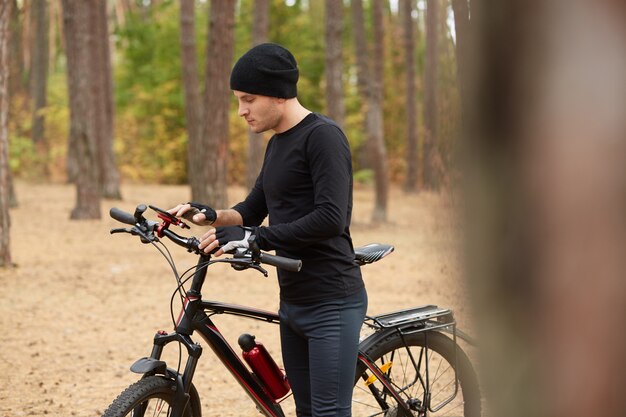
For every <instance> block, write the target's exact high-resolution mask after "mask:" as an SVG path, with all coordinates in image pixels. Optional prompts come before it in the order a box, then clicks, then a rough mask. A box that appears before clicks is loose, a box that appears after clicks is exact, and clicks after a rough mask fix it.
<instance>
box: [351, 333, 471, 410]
mask: <svg viewBox="0 0 626 417" xmlns="http://www.w3.org/2000/svg"><path fill="white" fill-rule="evenodd" d="M405 342H406V345H407V346H408V347H409V349H410V351H411V355H412V356H413V359H414V361H411V359H410V356H409V354H408V353H407V348H406V347H405ZM426 342H428V349H427V350H426V349H425V346H426ZM426 351H427V352H428V355H427V356H428V362H426V360H425V358H426V355H425V352H426ZM365 354H366V355H367V356H368V357H369V359H370V360H372V361H374V363H376V365H377V366H378V367H379V368H380V369H381V370H383V371H385V375H386V376H387V378H388V379H389V380H390V381H391V383H392V384H393V386H394V387H395V389H396V390H397V391H398V392H400V395H401V397H402V398H403V400H404V402H405V403H406V404H411V405H412V406H413V407H411V409H412V410H413V415H414V416H437V417H480V414H481V400H480V391H479V388H478V382H477V378H476V374H475V373H474V370H473V367H472V365H471V363H470V361H469V358H468V357H467V355H466V354H465V352H463V350H462V349H461V348H460V347H458V346H457V349H456V370H457V372H456V376H457V379H458V390H457V392H456V395H454V397H453V399H452V400H451V401H450V402H449V403H448V404H445V405H443V406H442V407H441V409H438V410H436V411H435V412H431V411H430V410H429V409H428V408H427V407H426V405H425V404H426V403H427V402H428V400H427V399H426V398H425V395H424V385H425V384H426V382H425V381H426V372H425V371H426V363H428V369H429V372H428V374H429V375H428V383H429V386H430V392H431V396H430V406H431V407H432V408H433V409H434V408H436V407H437V406H438V405H440V404H441V403H442V402H443V400H445V399H448V398H449V397H451V396H453V394H454V391H455V388H454V387H455V385H456V384H455V377H454V375H455V372H454V369H455V344H454V341H453V340H452V339H450V338H449V337H447V336H445V335H443V334H441V333H439V332H436V331H428V332H418V333H412V334H406V335H404V341H403V340H402V337H401V336H400V334H399V333H398V332H396V331H390V332H387V334H386V335H382V336H379V340H377V341H375V342H374V343H373V344H371V345H370V346H369V347H368V348H367V349H366V350H365ZM420 358H421V360H420ZM390 362H391V365H387V366H385V364H389V363H390ZM413 373H414V374H415V375H412V374H413ZM418 373H419V375H421V378H422V379H421V382H420V380H419V379H416V378H417V377H416V375H417V374H418ZM409 374H411V375H409ZM368 378H370V379H369V381H370V382H371V384H372V385H374V387H375V388H376V389H379V390H380V392H381V396H382V398H383V399H384V402H385V403H386V405H387V406H388V408H386V409H384V408H383V406H381V405H380V404H379V403H378V402H377V401H376V399H375V397H374V395H373V394H372V392H371V390H370V387H369V386H366V383H365V382H364V381H366V380H367V379H368ZM372 381H373V382H372ZM401 411H402V409H398V406H397V402H395V400H393V399H392V397H391V395H388V394H387V393H385V391H384V390H383V385H382V383H381V382H380V381H378V380H376V379H375V378H373V377H371V373H370V372H369V370H367V368H366V367H365V366H364V365H363V364H362V363H359V364H358V365H357V374H356V378H355V388H354V392H353V402H352V415H353V416H355V417H357V416H358V417H360V416H364V415H368V416H384V417H396V416H401V415H403V413H402V412H401Z"/></svg>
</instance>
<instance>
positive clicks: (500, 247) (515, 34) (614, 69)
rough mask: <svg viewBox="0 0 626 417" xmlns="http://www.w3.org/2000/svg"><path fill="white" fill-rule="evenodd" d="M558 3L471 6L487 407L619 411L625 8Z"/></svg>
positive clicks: (474, 268)
mask: <svg viewBox="0 0 626 417" xmlns="http://www.w3.org/2000/svg"><path fill="white" fill-rule="evenodd" d="M563 4H564V3H563V2H561V1H559V0H548V1H531V2H530V3H529V2H528V1H523V0H508V1H501V0H473V2H472V25H473V29H474V28H475V29H476V31H477V32H478V38H477V42H476V49H475V50H472V57H473V59H472V62H473V65H474V66H475V68H474V69H473V70H472V71H471V72H472V73H475V75H474V77H473V82H472V83H470V87H471V88H472V96H471V100H470V101H471V106H468V107H467V108H466V110H467V112H468V116H469V117H468V121H470V123H471V126H472V129H471V132H472V136H471V138H469V139H470V143H469V144H468V145H467V147H466V150H467V154H468V156H470V157H471V160H472V170H471V171H469V172H468V174H470V173H471V174H472V177H473V178H474V181H472V182H471V183H470V184H468V186H466V187H464V188H465V189H466V190H467V192H468V202H469V204H468V207H471V210H470V212H469V214H470V217H469V219H468V221H467V228H468V232H469V236H468V237H467V243H466V247H467V249H466V250H467V255H466V258H467V259H468V260H469V261H470V263H469V267H468V276H469V278H470V281H469V282H468V287H469V288H471V289H472V294H473V296H474V304H475V305H476V307H477V311H478V312H479V315H478V317H479V318H480V323H481V325H480V328H481V335H480V336H481V339H480V340H481V341H484V343H481V345H482V348H481V354H482V355H483V356H484V358H487V361H484V362H483V363H484V364H487V367H486V369H483V371H484V372H483V375H484V376H486V378H484V381H486V382H488V383H487V385H486V386H485V388H486V389H487V394H489V398H490V399H491V400H492V401H491V402H490V403H491V406H490V408H491V411H492V414H493V415H494V416H508V417H522V416H529V415H533V416H540V417H544V416H550V417H583V416H589V415H601V416H616V417H617V416H621V415H623V413H624V410H625V409H626V399H625V397H624V395H623V391H624V387H625V386H626V356H625V355H624V352H626V336H625V335H624V332H623V331H620V330H618V329H621V328H622V326H623V318H624V317H625V316H626V280H624V277H625V276H626V257H625V256H624V254H625V253H626V216H624V213H626V180H625V179H626V168H625V167H626V139H625V138H626V94H625V92H626V25H624V22H626V6H625V5H624V3H623V2H610V1H609V2H597V1H592V0H573V1H568V2H567V7H563ZM475 19H476V20H475ZM511 358H514V360H511ZM581 393H584V394H583V395H581ZM528 398H534V399H536V401H532V402H529V401H528Z"/></svg>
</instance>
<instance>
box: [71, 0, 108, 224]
mask: <svg viewBox="0 0 626 417" xmlns="http://www.w3.org/2000/svg"><path fill="white" fill-rule="evenodd" d="M90 8H91V5H90V4H89V3H87V2H84V1H82V0H63V23H64V25H63V30H64V34H65V45H66V54H67V84H68V93H69V102H70V140H69V147H70V148H69V149H70V150H71V151H72V152H73V157H74V158H75V160H74V161H72V163H75V164H76V172H74V173H73V174H74V175H75V177H74V178H73V179H74V181H75V183H76V206H75V207H74V209H73V210H72V213H71V215H70V218H71V219H74V220H77V219H98V218H100V181H99V171H98V169H99V168H98V167H99V164H98V140H97V135H96V131H95V130H96V129H95V123H94V120H95V115H94V112H95V108H94V105H93V104H94V103H93V100H92V96H91V90H92V88H93V84H92V81H93V78H92V77H91V67H90V59H92V58H93V57H92V56H91V55H90V53H89V52H90V50H93V49H94V48H95V46H94V34H93V31H92V30H90V27H89V26H90V23H91V21H90V18H89V13H90V11H89V9H90ZM69 157H70V155H69V151H68V159H69ZM69 163H70V161H68V164H69Z"/></svg>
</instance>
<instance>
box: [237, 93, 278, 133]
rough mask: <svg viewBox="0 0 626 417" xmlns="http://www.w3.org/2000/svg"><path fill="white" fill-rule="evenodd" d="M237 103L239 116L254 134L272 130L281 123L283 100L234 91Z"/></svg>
mask: <svg viewBox="0 0 626 417" xmlns="http://www.w3.org/2000/svg"><path fill="white" fill-rule="evenodd" d="M233 94H235V97H237V100H238V102H239V111H238V114H239V116H241V117H243V118H244V119H245V120H246V122H247V123H248V126H250V130H252V131H253V132H255V133H261V132H265V131H266V130H273V129H274V128H275V127H276V126H277V125H278V124H279V123H280V121H281V118H282V107H281V106H280V104H281V103H282V102H284V99H280V98H276V97H268V96H261V95H258V94H250V93H244V92H243V91H237V90H234V91H233Z"/></svg>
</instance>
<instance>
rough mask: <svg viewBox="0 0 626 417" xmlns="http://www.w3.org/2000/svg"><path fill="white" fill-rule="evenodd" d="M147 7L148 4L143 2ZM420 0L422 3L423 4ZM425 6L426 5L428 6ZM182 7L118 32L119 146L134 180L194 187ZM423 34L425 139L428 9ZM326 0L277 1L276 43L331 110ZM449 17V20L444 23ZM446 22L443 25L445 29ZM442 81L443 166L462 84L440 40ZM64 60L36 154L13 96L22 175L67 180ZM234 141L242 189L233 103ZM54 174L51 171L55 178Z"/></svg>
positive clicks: (391, 100)
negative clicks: (190, 182)
mask: <svg viewBox="0 0 626 417" xmlns="http://www.w3.org/2000/svg"><path fill="white" fill-rule="evenodd" d="M254 3H255V2H254V0H238V3H237V11H236V23H235V51H234V59H235V60H236V59H237V58H238V57H239V56H241V55H242V54H243V53H245V52H246V51H247V50H248V49H249V48H250V46H251V43H252V36H251V32H252V25H253V18H254ZM137 4H139V3H137ZM418 4H421V2H418ZM422 6H423V5H422ZM179 8H180V4H179V2H178V1H175V0H160V1H153V2H151V4H150V5H149V6H144V5H137V6H135V7H133V10H136V13H135V14H131V15H128V16H126V19H125V23H124V26H123V27H120V26H117V27H115V28H114V32H113V35H112V39H113V40H114V41H115V48H113V51H112V52H113V62H112V64H113V69H114V87H115V90H114V94H115V102H116V114H115V143H114V149H115V151H116V155H117V163H118V165H119V169H120V172H121V174H122V177H123V178H124V179H126V180H136V181H154V182H162V183H185V182H186V181H187V132H186V121H185V111H184V110H185V109H184V105H185V103H184V94H183V89H182V88H183V87H182V69H181V61H180V38H179V34H180V29H179V24H180V19H179ZM209 8H210V4H209V2H208V1H206V2H201V1H197V2H196V13H195V27H196V45H197V57H198V72H199V81H200V88H201V90H203V85H204V75H203V74H204V70H205V65H206V43H207V36H208V29H209V28H208V22H209ZM418 12H419V14H420V16H419V19H418V30H420V32H421V33H420V34H418V35H417V36H416V41H417V43H416V63H417V68H416V69H417V86H418V88H417V94H418V97H417V98H418V114H417V117H418V129H419V132H418V137H419V138H420V140H422V139H423V134H422V131H421V129H422V128H421V126H422V125H423V123H422V120H421V119H422V113H423V104H422V71H423V66H424V65H423V61H424V55H425V36H424V33H423V28H424V25H423V17H424V13H423V12H424V11H423V9H420V10H419V11H418ZM324 14H325V11H324V2H322V1H317V0H315V1H313V0H294V1H292V2H289V3H287V2H286V1H285V0H271V4H270V21H269V33H268V40H269V41H270V42H276V43H280V44H282V45H284V46H286V47H287V48H289V49H290V50H291V51H292V52H293V53H294V55H295V56H296V58H297V59H298V63H299V67H300V74H301V75H300V81H299V83H298V92H299V99H300V101H301V102H302V104H303V105H304V106H306V107H307V108H309V109H311V110H313V111H316V112H321V113H326V99H325V91H324V88H323V87H324V83H325V80H324V77H325V36H324V30H325V15H324ZM364 15H365V18H366V22H365V27H366V31H367V36H368V39H369V46H370V47H371V45H372V40H373V39H372V36H373V35H372V32H373V31H372V23H371V2H369V1H366V2H364ZM351 19H352V18H351V12H350V4H349V2H344V32H343V36H344V39H343V41H344V42H343V60H344V64H343V68H344V103H345V107H346V118H345V121H344V130H345V132H346V134H347V136H348V139H349V141H350V145H351V147H352V152H353V156H354V170H355V178H356V179H357V181H358V182H360V183H366V184H367V183H369V182H370V181H371V180H372V172H371V170H368V169H367V168H368V166H367V162H366V161H367V158H366V153H365V147H364V144H365V141H366V138H367V134H366V132H364V131H363V126H364V117H365V115H366V111H365V110H366V109H365V107H364V105H363V104H364V103H363V99H362V98H361V97H360V96H359V94H358V91H357V85H356V81H357V77H356V68H355V65H356V62H355V61H356V57H355V54H354V40H353V31H352V24H353V23H352V21H351ZM442 19H444V20H445V16H444V18H442ZM443 24H444V22H443V20H442V27H443ZM400 39H402V32H401V24H400V21H399V16H398V15H397V14H394V12H392V11H391V10H390V9H389V8H388V7H386V9H385V38H384V45H385V46H384V49H385V62H384V71H385V72H384V83H383V84H384V105H383V112H384V134H385V142H386V145H387V154H388V158H389V168H390V175H391V178H392V180H394V181H398V182H400V181H402V180H403V177H404V173H405V171H406V166H405V165H406V162H405V154H406V120H407V117H408V115H407V114H406V104H405V103H406V87H405V82H406V80H405V65H404V51H403V49H402V48H403V45H402V42H400V41H399V40H400ZM440 39H441V42H440V45H441V49H440V55H439V70H438V80H437V91H438V104H437V106H438V109H437V112H438V116H439V126H438V133H439V138H438V142H437V149H438V150H439V154H440V156H441V163H442V165H443V168H444V169H446V166H447V165H449V164H450V163H451V162H450V157H449V156H450V155H451V154H452V153H453V151H454V149H455V146H456V137H457V136H458V130H459V127H460V120H459V119H460V114H459V93H458V89H457V83H456V62H455V51H454V44H453V41H452V39H451V38H450V37H444V36H442V37H441V38H440ZM63 56H64V55H63V54H62V53H61V54H58V58H59V59H58V60H57V61H56V62H55V63H54V65H52V66H51V74H50V75H49V81H48V105H47V107H46V108H45V109H44V110H42V113H43V114H44V115H45V116H46V130H45V136H46V144H47V145H46V147H45V149H36V148H35V146H33V144H32V143H31V139H30V126H31V117H32V115H31V114H30V111H29V110H28V107H27V105H26V103H25V99H24V97H13V98H12V102H11V115H10V118H9V123H10V128H9V134H10V136H9V139H10V152H11V155H10V163H11V167H12V169H13V172H14V173H15V175H16V176H19V177H26V178H33V179H37V178H38V177H37V176H38V175H39V177H41V174H40V173H41V172H42V170H40V169H38V167H39V166H44V167H45V169H44V170H43V172H46V171H47V172H48V173H49V175H50V178H52V179H61V180H62V179H64V175H65V157H66V153H67V142H68V130H69V109H68V98H67V86H66V75H65V72H66V68H65V62H64V60H63ZM229 129H230V143H229V151H230V156H229V162H228V166H229V176H228V178H229V182H230V183H231V184H235V183H237V184H243V183H244V180H245V164H246V160H247V144H248V134H247V126H246V124H245V123H244V122H243V121H242V120H241V119H240V118H239V117H238V116H237V105H236V101H235V100H234V99H233V100H232V101H231V112H230V127H229ZM46 175H48V174H46Z"/></svg>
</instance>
